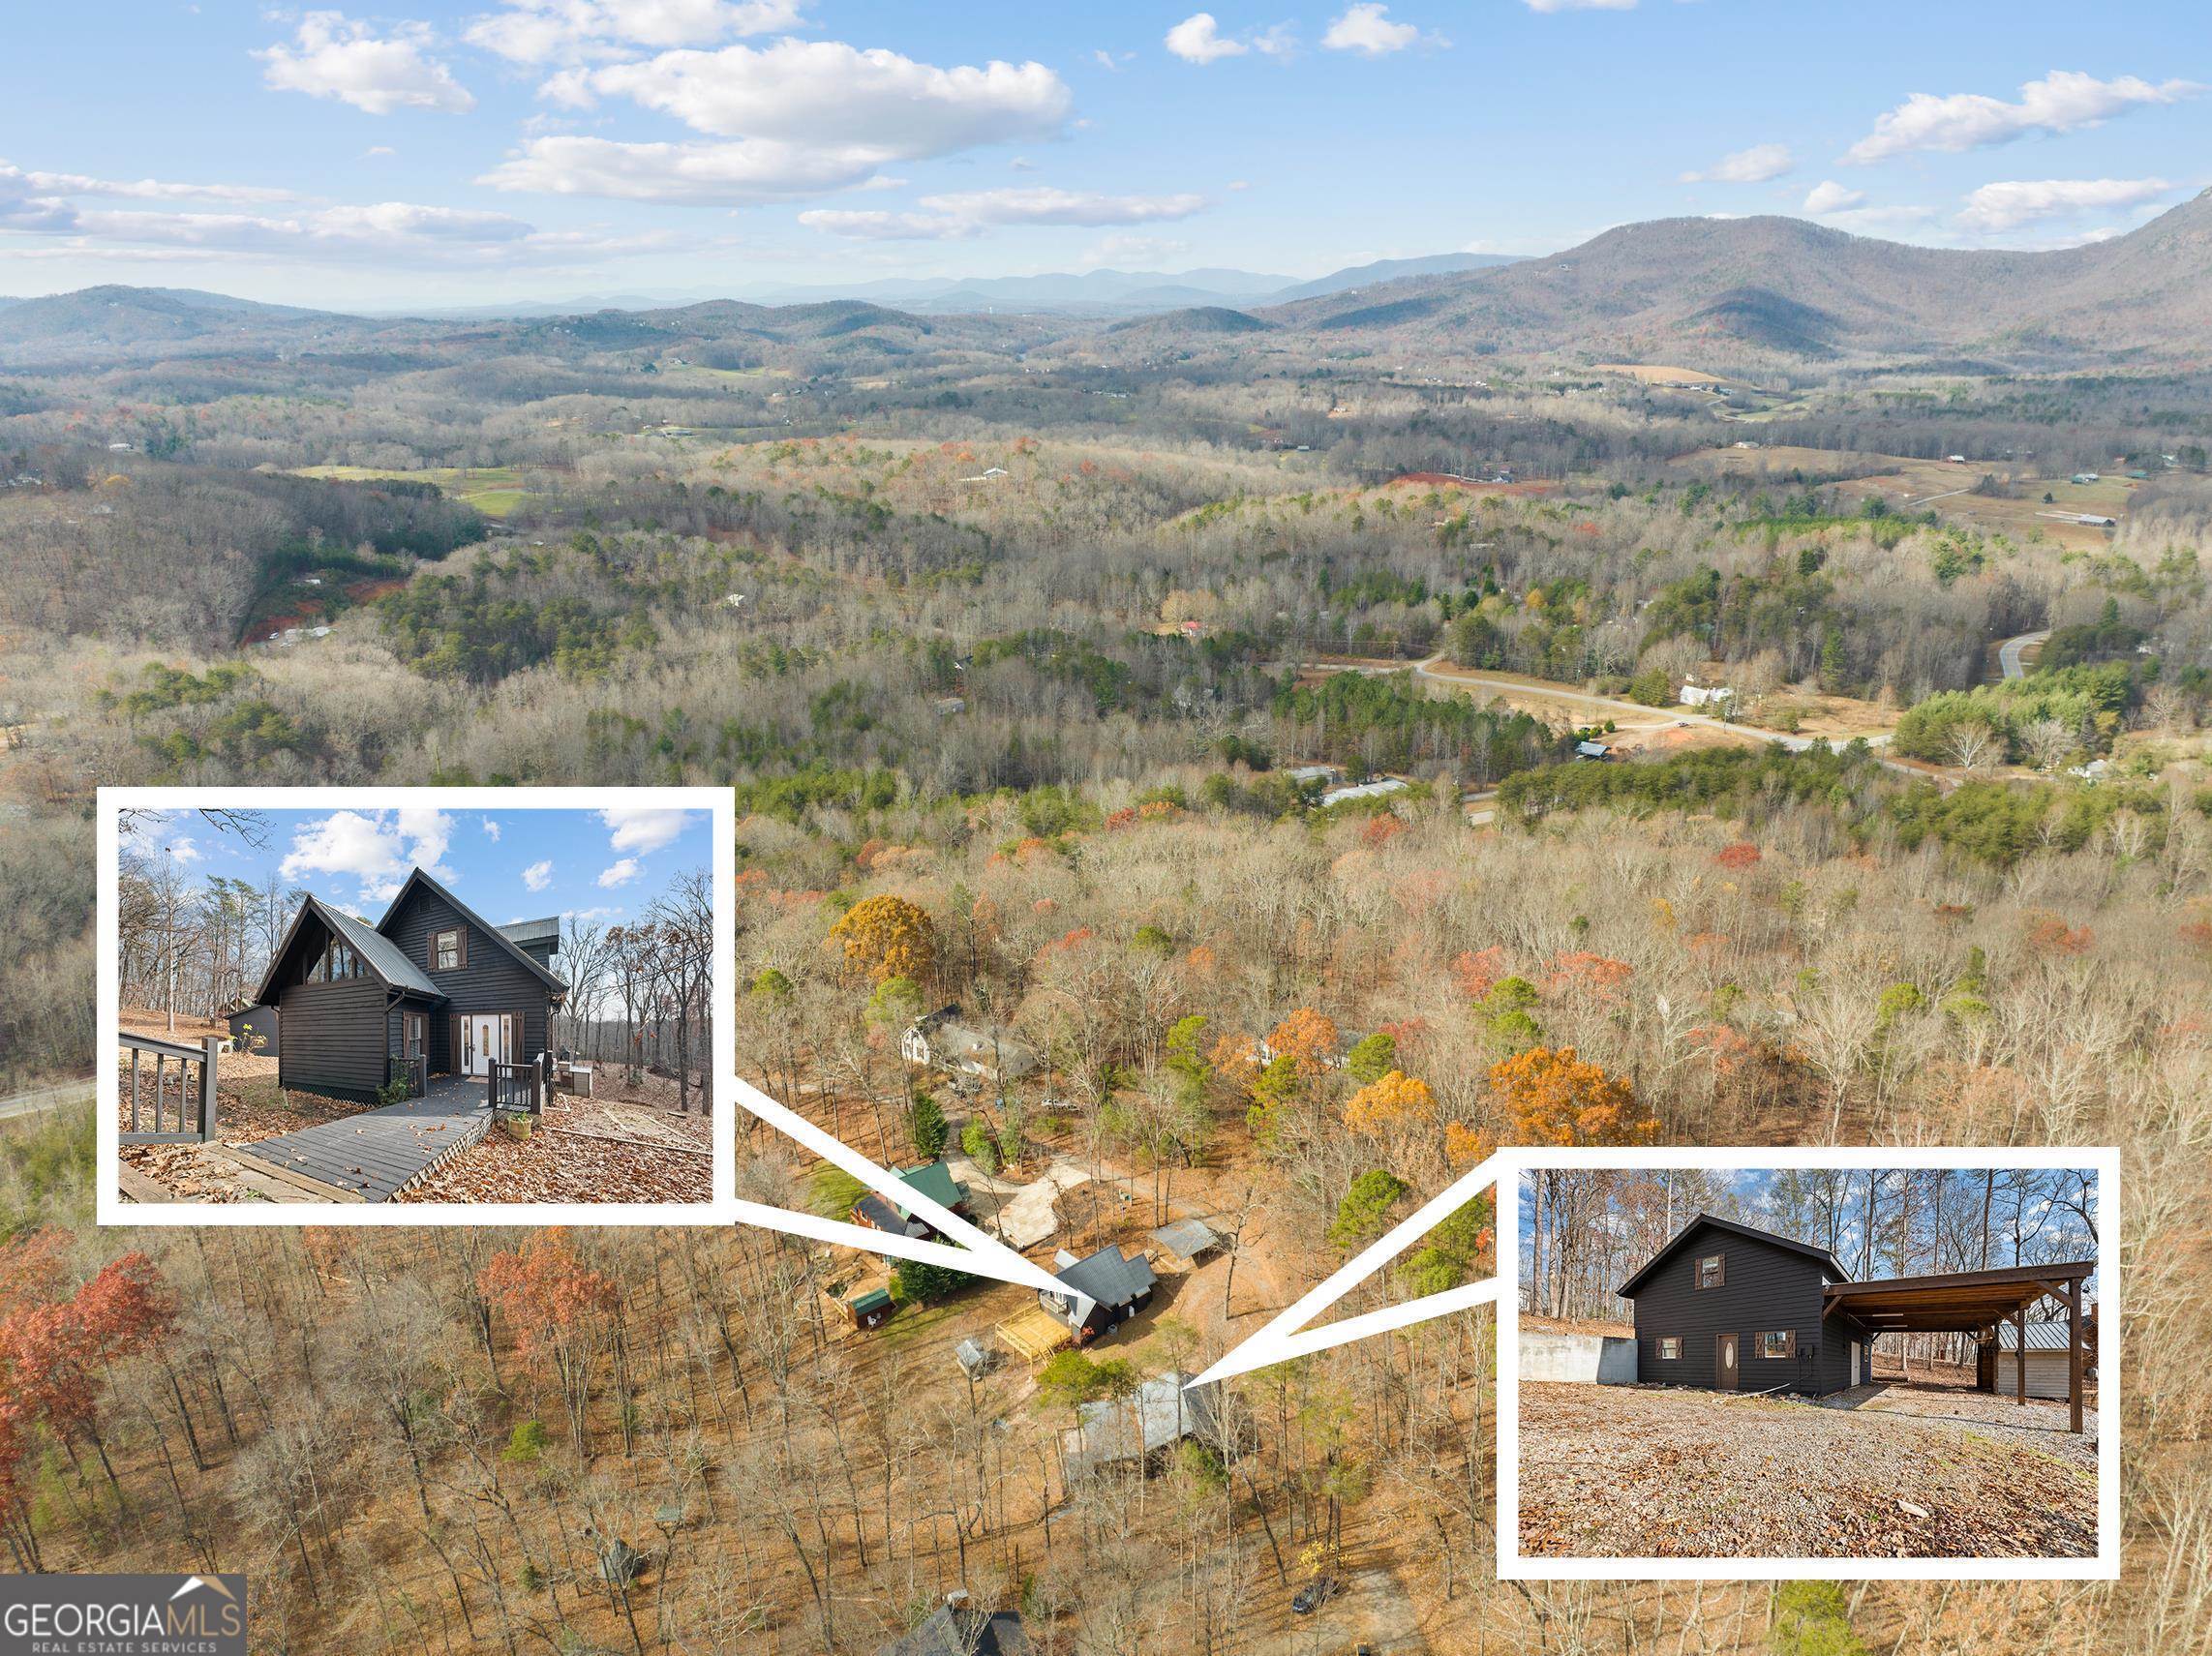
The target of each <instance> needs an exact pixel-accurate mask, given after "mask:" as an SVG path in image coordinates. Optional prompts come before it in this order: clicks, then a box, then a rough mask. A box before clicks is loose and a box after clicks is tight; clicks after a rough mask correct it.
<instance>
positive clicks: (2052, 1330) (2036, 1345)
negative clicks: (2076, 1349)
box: [1997, 1322, 2087, 1351]
mask: <svg viewBox="0 0 2212 1656" xmlns="http://www.w3.org/2000/svg"><path fill="white" fill-rule="evenodd" d="M2016 1343H2017V1341H2016V1340H2015V1338H2014V1333H2013V1325H2012V1324H2011V1323H2009V1322H2001V1323H1999V1324H1998V1325H1997V1349H1998V1350H1999V1351H2011V1350H2012V1349H2014V1347H2015V1344H2016ZM2083 1343H2084V1345H2086V1344H2087V1341H2084V1342H2083ZM2028 1349H2029V1350H2030V1351H2064V1350H2066V1349H2067V1342H2066V1324H2064V1323H2062V1322H2031V1323H2029V1324H2028Z"/></svg>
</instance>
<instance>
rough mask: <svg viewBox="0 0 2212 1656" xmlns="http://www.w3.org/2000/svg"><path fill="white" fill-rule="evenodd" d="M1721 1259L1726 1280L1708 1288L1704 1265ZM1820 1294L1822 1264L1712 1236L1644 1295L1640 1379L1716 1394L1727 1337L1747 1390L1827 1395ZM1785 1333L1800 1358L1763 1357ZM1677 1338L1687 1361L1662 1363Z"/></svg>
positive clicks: (1726, 1235) (1695, 1244)
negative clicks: (1764, 1345)
mask: <svg viewBox="0 0 2212 1656" xmlns="http://www.w3.org/2000/svg"><path fill="white" fill-rule="evenodd" d="M1713 1253H1719V1254H1723V1255H1725V1256H1726V1260H1727V1264H1726V1269H1725V1273H1724V1280H1723V1281H1722V1282H1721V1284H1720V1285H1719V1286H1718V1287H1713V1288H1700V1287H1699V1286H1698V1285H1697V1262H1698V1261H1699V1260H1700V1259H1701V1258H1704V1257H1706V1256H1707V1255H1709V1254H1713ZM1820 1287H1821V1269H1820V1266H1819V1264H1818V1263H1817V1262H1816V1261H1814V1260H1811V1259H1808V1258H1806V1257H1804V1256H1803V1254H1800V1253H1794V1252H1792V1251H1791V1250H1788V1249H1786V1248H1775V1247H1773V1245H1772V1244H1769V1243H1764V1242H1759V1241H1756V1240H1754V1239H1753V1238H1751V1237H1746V1236H1738V1235H1735V1234H1734V1233H1732V1232H1729V1231H1720V1230H1706V1231H1704V1232H1703V1233H1702V1234H1700V1235H1698V1236H1696V1237H1693V1238H1692V1239H1691V1242H1690V1245H1689V1246H1687V1247H1685V1248H1683V1249H1682V1250H1681V1251H1680V1252H1678V1253H1677V1254H1676V1255H1675V1256H1674V1257H1673V1258H1671V1259H1669V1260H1668V1261H1667V1262H1666V1264H1665V1265H1664V1266H1663V1267H1661V1268H1660V1270H1659V1271H1658V1272H1657V1274H1655V1275H1654V1276H1653V1277H1652V1278H1651V1280H1650V1281H1648V1282H1646V1283H1645V1284H1644V1285H1643V1287H1642V1288H1641V1289H1639V1290H1638V1291H1637V1294H1636V1299H1635V1306H1636V1377H1637V1379H1639V1380H1641V1381H1644V1382H1645V1383H1647V1384H1652V1385H1662V1386H1704V1387H1708V1388H1711V1387H1713V1386H1715V1385H1716V1384H1717V1383H1718V1379H1719V1337H1720V1336H1721V1335H1723V1334H1733V1335H1735V1336H1736V1337H1737V1362H1738V1367H1739V1370H1740V1372H1741V1374H1742V1380H1741V1382H1740V1388H1741V1389H1742V1390H1743V1391H1746V1392H1764V1391H1768V1390H1770V1389H1772V1388H1773V1387H1776V1386H1786V1387H1788V1388H1790V1389H1791V1390H1793V1391H1804V1392H1810V1391H1817V1390H1821V1389H1823V1388H1822V1387H1821V1384H1820V1380H1819V1374H1820V1365H1821V1364H1822V1363H1823V1362H1824V1361H1825V1352H1824V1347H1823V1345H1822V1341H1821V1301H1820ZM1781 1333H1791V1334H1795V1335H1796V1336H1797V1352H1796V1355H1795V1356H1792V1357H1780V1358H1771V1357H1762V1356H1761V1355H1760V1354H1759V1353H1760V1337H1761V1336H1762V1335H1766V1334H1781ZM1669 1338H1679V1339H1680V1340H1682V1357H1681V1358H1680V1359H1679V1360H1676V1361H1668V1360H1665V1359H1662V1358H1661V1357H1660V1356H1659V1341H1660V1340H1663V1339H1669ZM1843 1361H1845V1359H1843V1358H1839V1359H1837V1362H1838V1364H1839V1365H1840V1364H1841V1363H1842V1362H1843Z"/></svg>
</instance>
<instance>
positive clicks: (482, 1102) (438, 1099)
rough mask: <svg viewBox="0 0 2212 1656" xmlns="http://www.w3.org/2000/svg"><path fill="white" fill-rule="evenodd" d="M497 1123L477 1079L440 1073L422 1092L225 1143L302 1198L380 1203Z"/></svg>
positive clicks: (233, 1154) (230, 1151) (246, 1163)
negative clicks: (329, 1119)
mask: <svg viewBox="0 0 2212 1656" xmlns="http://www.w3.org/2000/svg"><path fill="white" fill-rule="evenodd" d="M491 1125H492V1112H491V1110H490V1108H489V1107H488V1105H487V1103H486V1099H485V1087H484V1083H483V1081H482V1080H481V1079H480V1078H479V1079H470V1078H468V1077H464V1076H456V1075H441V1076H439V1077H437V1078H436V1079H434V1080H433V1081H432V1082H431V1083H430V1091H429V1092H428V1093H427V1094H426V1095H425V1096H424V1097H422V1098H419V1099H408V1100H407V1101H406V1102H404V1103H398V1104H391V1105H388V1106H387V1107H385V1108H383V1109H380V1110H367V1111H364V1112H363V1113H361V1114H360V1115H357V1116H348V1117H346V1118H345V1119H344V1120H342V1121H332V1122H322V1123H319V1124H318V1125H317V1126H315V1127H309V1128H302V1129H300V1130H299V1131H297V1132H288V1133H283V1134H280V1135H279V1136H278V1137H275V1138H264V1139H259V1140H257V1141H256V1142H254V1143H252V1144H246V1145H233V1146H229V1147H227V1151H228V1154H229V1156H230V1157H231V1159H234V1160H236V1161H238V1162H239V1163H240V1164H242V1165H243V1166H245V1167H248V1168H250V1169H256V1170H258V1171H261V1172H264V1173H267V1174H268V1175H270V1176H271V1177H273V1178H276V1179H281V1180H283V1181H284V1182H285V1183H287V1184H288V1185H291V1186H294V1187H296V1188H297V1189H299V1190H300V1195H299V1197H298V1198H296V1199H299V1200H307V1199H311V1198H312V1197H314V1196H316V1195H318V1194H319V1195H322V1196H323V1199H325V1200H330V1201H348V1202H382V1201H388V1200H390V1199H391V1198H392V1197H393V1196H395V1195H397V1194H398V1193H399V1192H400V1191H402V1190H404V1189H407V1188H408V1187H409V1185H411V1184H413V1183H414V1182H415V1181H416V1180H417V1179H419V1178H421V1177H422V1176H423V1175H424V1174H425V1173H427V1172H429V1171H430V1170H431V1169H432V1168H433V1167H435V1166H437V1165H438V1164H439V1162H440V1161H443V1160H444V1159H446V1158H447V1157H448V1156H451V1155H453V1154H455V1153H456V1152H458V1151H462V1150H466V1149H468V1148H469V1146H470V1145H471V1144H474V1143H475V1142H476V1141H477V1140H478V1139H480V1138H482V1137H483V1136H484V1134H485V1132H486V1131H488V1130H489V1129H490V1128H491Z"/></svg>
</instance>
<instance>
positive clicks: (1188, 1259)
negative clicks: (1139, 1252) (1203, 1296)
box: [1152, 1219, 1222, 1271]
mask: <svg viewBox="0 0 2212 1656" xmlns="http://www.w3.org/2000/svg"><path fill="white" fill-rule="evenodd" d="M1152 1241H1153V1243H1154V1245H1155V1246H1157V1247H1158V1248H1159V1250H1160V1257H1161V1261H1162V1263H1164V1264H1165V1265H1166V1266H1167V1269H1169V1270H1171V1271H1188V1270H1190V1269H1191V1268H1192V1267H1193V1266H1194V1265H1196V1264H1197V1262H1198V1261H1199V1260H1201V1259H1203V1258H1204V1257H1205V1256H1206V1255H1207V1254H1209V1253H1211V1252H1213V1251H1214V1250H1216V1249H1218V1248H1219V1247H1221V1245H1222V1239H1221V1238H1220V1237H1218V1236H1216V1235H1215V1234H1214V1232H1213V1229H1212V1227H1211V1226H1209V1225H1208V1224H1207V1223H1206V1221H1205V1220H1204V1219H1177V1220H1175V1221H1174V1222H1173V1223H1172V1224H1164V1225H1162V1226H1161V1227H1160V1228H1159V1229H1158V1230H1156V1231H1154V1232H1153V1233H1152Z"/></svg>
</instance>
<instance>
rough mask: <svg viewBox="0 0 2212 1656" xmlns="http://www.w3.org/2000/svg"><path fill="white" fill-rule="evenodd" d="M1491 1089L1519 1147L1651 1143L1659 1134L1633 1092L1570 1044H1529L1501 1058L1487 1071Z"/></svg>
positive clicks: (1619, 1078) (1657, 1128)
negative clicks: (1508, 1117) (1504, 1113)
mask: <svg viewBox="0 0 2212 1656" xmlns="http://www.w3.org/2000/svg"><path fill="white" fill-rule="evenodd" d="M1490 1089H1491V1091H1492V1092H1493V1093H1495V1094H1496V1095H1497V1096H1498V1099H1499V1101H1500V1103H1501V1104H1502V1105H1503V1106H1504V1108H1505V1110H1506V1111H1507V1112H1508V1113H1509V1114H1510V1115H1511V1116H1512V1119H1513V1128H1514V1137H1515V1138H1516V1139H1517V1140H1518V1141H1519V1142H1520V1143H1522V1144H1562V1145H1571V1144H1620V1145H1627V1144H1649V1143H1651V1140H1652V1139H1654V1138H1656V1137H1657V1136H1658V1134H1659V1123H1658V1118H1657V1117H1655V1116H1653V1115H1652V1114H1651V1111H1650V1110H1648V1109H1647V1108H1645V1107H1644V1106H1643V1105H1642V1104H1639V1103H1638V1102H1637V1101H1636V1090H1635V1089H1634V1088H1633V1087H1631V1086H1630V1085H1629V1084H1628V1083H1627V1082H1626V1081H1625V1080H1623V1079H1621V1077H1620V1076H1618V1075H1609V1074H1607V1073H1606V1072H1605V1070H1604V1069H1602V1068H1600V1067H1599V1066H1597V1065H1595V1064H1591V1063H1590V1062H1588V1061H1587V1060H1585V1059H1581V1058H1577V1057H1576V1056H1575V1050H1574V1048H1573V1047H1571V1046H1562V1047H1560V1048H1559V1049H1557V1050H1556V1051H1555V1050H1554V1049H1553V1048H1551V1047H1548V1046H1532V1047H1530V1049H1529V1050H1528V1051H1526V1052H1522V1053H1517V1054H1515V1055H1514V1056H1513V1057H1511V1058H1507V1059H1502V1060H1500V1062H1499V1063H1497V1064H1494V1065H1492V1066H1491V1067H1490Z"/></svg>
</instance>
